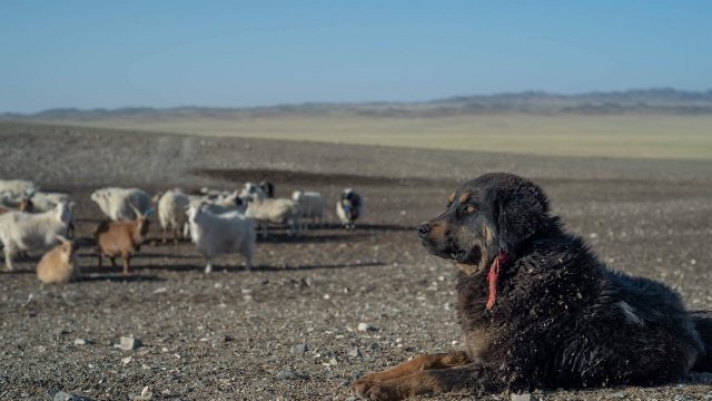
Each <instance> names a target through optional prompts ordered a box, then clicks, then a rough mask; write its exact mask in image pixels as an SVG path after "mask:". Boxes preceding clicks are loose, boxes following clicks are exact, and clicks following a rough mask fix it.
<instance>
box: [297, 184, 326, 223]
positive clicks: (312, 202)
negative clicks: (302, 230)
mask: <svg viewBox="0 0 712 401" xmlns="http://www.w3.org/2000/svg"><path fill="white" fill-rule="evenodd" d="M292 200H294V201H296V202H297V203H298V204H299V208H300V209H301V211H302V215H301V217H302V218H309V219H312V223H313V224H318V225H319V226H321V225H323V224H324V209H325V206H326V202H325V201H324V197H323V196H322V195H321V194H320V193H319V192H312V191H306V192H302V191H294V193H292ZM305 226H306V224H305Z"/></svg>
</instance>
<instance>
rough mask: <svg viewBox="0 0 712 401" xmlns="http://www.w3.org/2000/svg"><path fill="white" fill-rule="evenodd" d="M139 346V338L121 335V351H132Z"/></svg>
mask: <svg viewBox="0 0 712 401" xmlns="http://www.w3.org/2000/svg"><path fill="white" fill-rule="evenodd" d="M140 346H141V340H139V339H138V338H134V337H129V336H122V337H121V343H120V344H119V348H121V350H123V351H133V350H135V349H136V348H138V347H140Z"/></svg>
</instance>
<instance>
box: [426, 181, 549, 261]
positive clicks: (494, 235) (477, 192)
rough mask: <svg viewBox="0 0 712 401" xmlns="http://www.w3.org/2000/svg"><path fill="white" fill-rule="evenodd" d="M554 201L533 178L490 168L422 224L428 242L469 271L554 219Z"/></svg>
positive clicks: (512, 250)
mask: <svg viewBox="0 0 712 401" xmlns="http://www.w3.org/2000/svg"><path fill="white" fill-rule="evenodd" d="M548 212H549V201H548V199H547V196H546V194H544V191H542V189H541V188H539V187H538V186H537V185H535V184H534V183H532V182H530V181H528V180H526V179H524V178H521V177H518V176H516V175H512V174H506V173H492V174H485V175H483V176H480V177H479V178H476V179H474V180H471V181H468V182H465V183H464V184H462V185H460V187H459V188H458V189H457V190H456V191H455V192H454V193H453V194H452V195H450V197H449V198H448V200H447V206H446V209H445V212H443V213H442V214H441V215H439V216H437V217H435V218H434V219H432V220H430V221H429V222H427V223H424V224H421V225H420V226H419V227H418V235H419V236H420V239H421V241H422V243H423V246H425V248H426V249H427V250H428V251H429V252H430V253H432V254H434V255H437V256H440V257H442V258H445V259H451V260H453V261H455V262H457V263H458V264H460V265H466V266H470V268H467V269H464V270H466V271H469V272H470V273H472V272H475V271H484V269H485V268H486V267H487V266H489V265H490V263H492V261H493V259H494V258H495V257H497V255H498V254H500V253H501V252H506V253H508V254H513V253H516V252H517V250H518V247H519V245H520V244H521V243H522V242H524V241H526V240H527V239H529V238H531V237H532V236H533V235H535V234H536V233H537V232H538V231H540V230H541V229H543V228H544V227H545V226H546V225H547V224H548V222H549V221H550V217H549V213H548Z"/></svg>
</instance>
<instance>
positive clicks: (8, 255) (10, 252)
mask: <svg viewBox="0 0 712 401" xmlns="http://www.w3.org/2000/svg"><path fill="white" fill-rule="evenodd" d="M13 257H15V250H14V249H13V248H12V247H9V246H5V266H6V267H7V270H8V271H12V270H13V269H14V267H13V266H12V258H13Z"/></svg>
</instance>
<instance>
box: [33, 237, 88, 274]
mask: <svg viewBox="0 0 712 401" xmlns="http://www.w3.org/2000/svg"><path fill="white" fill-rule="evenodd" d="M57 239H59V241H60V244H59V245H57V246H56V247H54V248H53V249H51V250H50V251H48V252H47V253H45V254H44V256H42V259H41V260H40V262H39V263H38V264H37V278H39V279H40V281H41V282H43V283H45V284H66V283H68V282H70V281H75V280H77V279H78V278H79V276H80V274H81V273H80V271H79V265H78V264H77V253H76V251H77V248H76V246H75V245H74V244H73V243H72V241H69V240H67V239H66V238H64V237H60V236H58V237H57Z"/></svg>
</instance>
